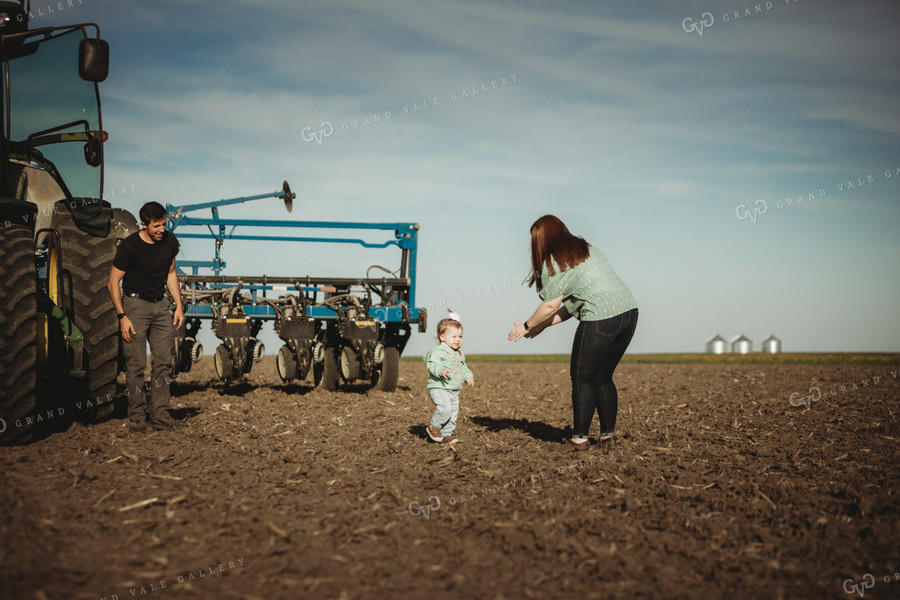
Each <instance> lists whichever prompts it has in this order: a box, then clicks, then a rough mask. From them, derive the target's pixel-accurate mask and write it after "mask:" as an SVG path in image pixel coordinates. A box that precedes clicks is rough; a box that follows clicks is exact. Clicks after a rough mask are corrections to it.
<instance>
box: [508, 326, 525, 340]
mask: <svg viewBox="0 0 900 600" xmlns="http://www.w3.org/2000/svg"><path fill="white" fill-rule="evenodd" d="M526 333H528V332H527V331H525V322H524V321H523V322H522V323H513V328H512V330H511V331H510V332H509V336H507V338H506V339H508V340H509V341H511V342H518V341H519V340H520V339H521V338H522V337H525V334H526Z"/></svg>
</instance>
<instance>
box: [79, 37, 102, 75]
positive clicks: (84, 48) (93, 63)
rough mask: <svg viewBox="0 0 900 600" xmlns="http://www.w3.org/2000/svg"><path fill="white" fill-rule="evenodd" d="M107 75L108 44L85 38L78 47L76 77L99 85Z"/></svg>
mask: <svg viewBox="0 0 900 600" xmlns="http://www.w3.org/2000/svg"><path fill="white" fill-rule="evenodd" d="M108 74H109V43H108V42H107V41H106V40H99V39H94V38H85V39H83V40H81V43H80V44H79V46H78V75H79V76H80V77H81V78H82V79H84V80H85V81H93V82H96V83H99V82H101V81H103V80H105V79H106V76H107V75H108Z"/></svg>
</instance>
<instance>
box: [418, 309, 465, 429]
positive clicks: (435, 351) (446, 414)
mask: <svg viewBox="0 0 900 600" xmlns="http://www.w3.org/2000/svg"><path fill="white" fill-rule="evenodd" d="M437 337H438V341H440V342H441V343H440V345H438V346H436V347H435V348H432V349H431V350H429V351H428V352H427V353H426V354H425V356H424V357H423V358H424V359H425V366H426V367H427V368H428V375H429V377H428V394H429V396H431V401H432V402H434V414H433V415H432V416H431V424H430V425H429V426H428V427H426V428H425V431H426V432H427V433H428V437H429V438H430V439H431V441H433V442H438V443H442V444H454V443H456V442H457V441H458V440H457V439H456V438H455V437H453V432H454V430H456V417H457V415H459V390H460V389H461V388H462V384H463V382H464V381H465V382H466V383H468V384H469V385H470V386H474V385H475V381H474V379H473V377H474V375H473V374H472V371H470V370H469V367H467V366H466V356H465V354H463V353H462V350H460V349H459V348H460V346H462V337H463V328H462V323H460V322H459V315H458V314H456V313H454V312H451V313H450V317H449V318H447V319H442V320H441V321H440V322H439V323H438V325H437Z"/></svg>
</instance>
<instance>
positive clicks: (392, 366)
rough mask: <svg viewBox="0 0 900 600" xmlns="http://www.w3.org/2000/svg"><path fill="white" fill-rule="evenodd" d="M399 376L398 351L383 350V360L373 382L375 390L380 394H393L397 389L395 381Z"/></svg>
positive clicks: (391, 349)
mask: <svg viewBox="0 0 900 600" xmlns="http://www.w3.org/2000/svg"><path fill="white" fill-rule="evenodd" d="M399 375H400V351H399V350H397V349H396V348H393V347H389V348H385V349H384V358H383V359H382V361H381V370H380V371H379V372H378V379H377V380H376V382H375V389H376V390H381V391H382V392H393V391H394V390H395V389H397V379H398V377H399Z"/></svg>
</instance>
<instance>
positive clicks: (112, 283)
mask: <svg viewBox="0 0 900 600" xmlns="http://www.w3.org/2000/svg"><path fill="white" fill-rule="evenodd" d="M123 277H125V271H123V270H122V269H119V268H117V267H112V268H110V270H109V281H108V282H107V283H106V289H107V290H109V297H110V299H111V300H112V303H113V306H115V307H116V314H117V315H120V314H122V313H124V312H125V306H124V305H123V304H122V290H121V288H119V282H120V281H122V278H123ZM119 332H120V333H121V334H122V339H123V340H125V341H126V342H130V341H131V334H132V333H134V325H132V323H131V319H129V318H128V315H125V316H124V317H122V318H121V319H119Z"/></svg>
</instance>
